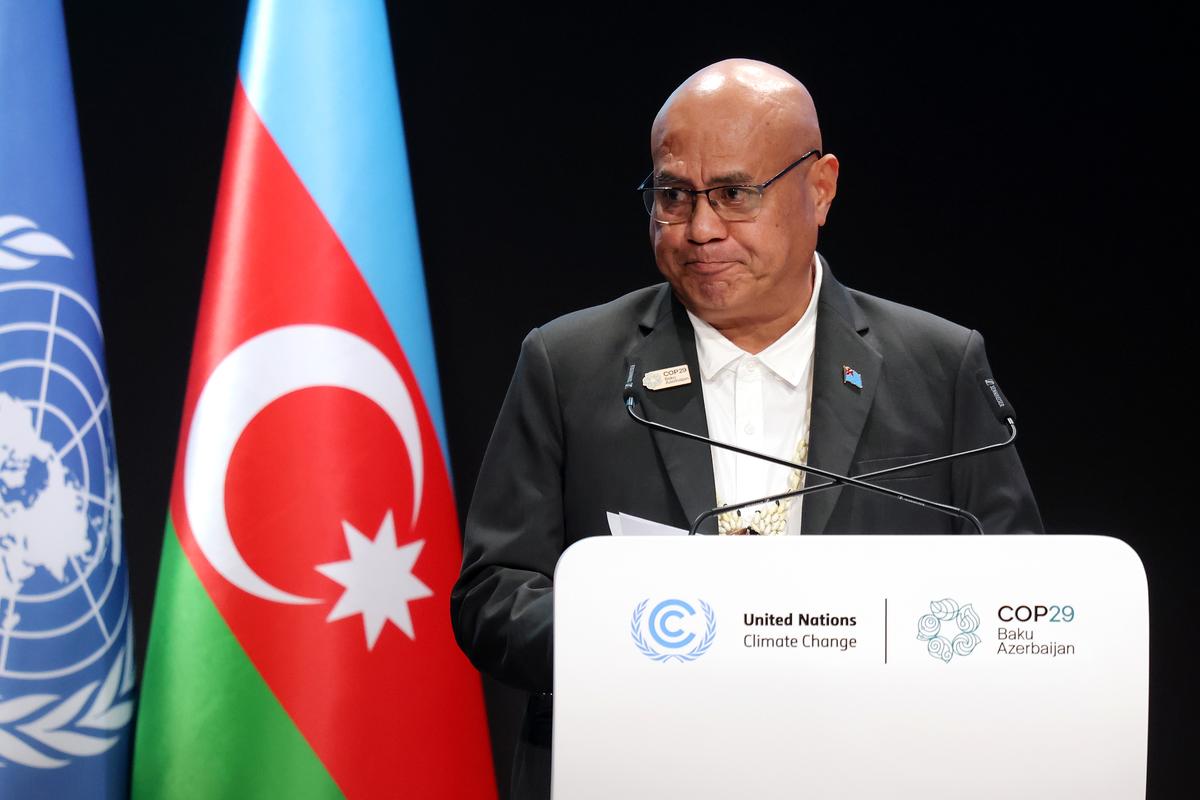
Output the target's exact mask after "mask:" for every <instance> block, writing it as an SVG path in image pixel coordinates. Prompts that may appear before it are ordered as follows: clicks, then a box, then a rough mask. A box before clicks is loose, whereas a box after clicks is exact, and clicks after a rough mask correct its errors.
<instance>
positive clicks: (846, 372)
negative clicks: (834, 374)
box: [842, 364, 863, 391]
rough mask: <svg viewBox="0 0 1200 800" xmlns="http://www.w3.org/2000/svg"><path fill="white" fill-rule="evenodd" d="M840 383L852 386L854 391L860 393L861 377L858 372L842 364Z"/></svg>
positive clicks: (861, 386)
mask: <svg viewBox="0 0 1200 800" xmlns="http://www.w3.org/2000/svg"><path fill="white" fill-rule="evenodd" d="M842 383H843V384H845V385H847V386H853V387H854V388H855V389H857V390H859V391H862V388H863V385H862V375H859V374H858V370H856V369H855V368H854V367H850V366H847V365H845V364H842Z"/></svg>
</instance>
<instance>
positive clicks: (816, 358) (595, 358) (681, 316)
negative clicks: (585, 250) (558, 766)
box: [451, 59, 1042, 798]
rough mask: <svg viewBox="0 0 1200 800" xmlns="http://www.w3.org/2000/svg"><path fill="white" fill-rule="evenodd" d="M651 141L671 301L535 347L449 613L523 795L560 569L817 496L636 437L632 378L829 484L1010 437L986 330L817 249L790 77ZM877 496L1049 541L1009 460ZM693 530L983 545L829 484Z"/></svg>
mask: <svg viewBox="0 0 1200 800" xmlns="http://www.w3.org/2000/svg"><path fill="white" fill-rule="evenodd" d="M650 146H651V156H652V159H653V171H652V172H651V174H650V175H649V176H648V177H647V178H646V180H645V182H644V183H643V184H642V186H641V187H639V190H640V191H641V194H642V199H643V201H644V203H645V205H646V209H647V211H648V212H649V228H650V239H651V243H652V245H653V249H654V256H655V261H656V262H657V264H658V268H659V270H660V272H661V273H662V275H663V277H665V278H666V283H662V284H658V285H656V286H650V287H647V288H645V289H641V290H638V291H636V292H633V293H631V294H628V295H626V296H624V297H621V298H619V299H617V300H614V301H612V302H610V303H608V304H606V305H602V306H598V307H595V308H589V309H584V310H582V311H577V312H575V313H572V314H568V315H566V316H565V317H561V318H559V319H557V320H554V321H553V322H550V323H549V324H547V325H545V326H543V327H541V328H537V329H535V330H533V331H532V332H531V333H530V334H529V336H528V337H526V339H525V341H524V343H523V345H522V348H521V354H520V358H519V360H518V362H517V367H516V372H515V375H514V377H513V380H512V384H511V386H510V387H509V391H508V395H507V397H506V399H505V402H504V405H503V408H502V409H501V412H500V416H499V419H498V420H497V423H496V428H495V431H494V433H493V435H492V439H491V442H490V444H489V446H488V451H487V455H486V456H485V458H484V462H483V465H482V468H481V471H480V474H479V481H478V484H477V486H476V489H475V495H474V498H473V500H472V503H471V509H470V512H469V514H468V517H467V522H466V533H465V542H464V557H463V569H462V574H461V576H460V578H459V580H458V583H457V585H456V586H455V588H454V592H453V595H452V598H451V614H452V617H453V624H454V628H455V632H456V636H457V637H458V641H459V644H460V645H461V646H462V648H463V650H464V651H465V652H466V654H467V655H468V656H469V657H470V659H471V661H472V662H473V663H474V664H475V665H476V666H477V667H478V668H479V669H480V670H481V671H484V672H486V673H488V674H490V675H492V676H493V677H495V678H497V679H498V680H500V681H503V682H505V683H508V684H510V685H513V686H516V687H519V688H521V689H524V690H526V691H528V692H530V694H531V700H530V705H529V708H528V710H527V714H526V719H525V723H524V726H523V730H522V735H521V741H520V743H519V745H518V753H517V758H516V764H515V765H514V775H513V786H514V793H515V796H516V797H520V798H527V797H548V796H549V772H550V750H549V744H550V709H551V703H550V694H549V693H550V692H551V690H552V687H553V677H552V629H553V627H552V626H553V579H552V576H553V573H554V566H555V563H556V562H557V560H558V557H559V555H560V554H561V553H562V552H563V550H565V549H566V548H567V547H568V546H569V545H570V544H571V543H573V542H575V541H577V540H579V539H581V538H583V537H586V536H597V535H603V534H605V533H607V532H608V525H607V522H606V512H624V513H626V514H631V515H634V516H637V517H642V518H645V519H649V520H654V521H657V522H661V523H666V524H669V525H673V526H678V527H683V528H687V527H688V526H689V524H690V522H691V521H692V520H693V519H694V518H696V517H697V515H699V514H701V513H703V512H705V511H707V510H709V509H712V508H714V507H717V506H722V505H727V504H735V503H738V502H741V501H744V500H751V499H754V498H758V497H764V496H768V495H772V494H777V493H782V492H786V491H788V490H789V489H795V488H797V487H799V486H801V485H802V484H803V482H804V481H805V476H804V475H803V474H801V472H800V471H798V470H794V469H791V468H789V467H785V466H781V465H776V464H772V463H769V462H766V461H763V460H761V459H756V458H752V457H749V456H743V455H737V454H731V453H729V452H728V451H724V450H720V449H717V448H712V447H709V446H707V445H705V444H702V443H697V442H695V441H689V440H686V439H684V438H681V437H677V436H671V435H668V434H665V433H663V432H661V431H654V432H652V431H650V430H648V429H647V428H645V427H642V426H639V425H638V424H635V422H634V421H633V420H631V419H630V417H629V416H628V415H627V414H626V411H625V407H624V403H623V396H622V395H623V390H624V387H625V383H626V381H627V378H628V377H630V376H632V377H633V380H634V390H635V394H636V397H637V402H638V404H639V405H640V407H641V409H642V412H643V413H644V414H645V416H646V417H647V418H648V419H651V420H653V421H655V422H658V423H662V424H665V425H669V426H672V427H674V428H679V429H682V430H686V431H690V432H694V433H700V434H705V435H707V436H710V437H712V438H713V439H716V440H718V441H722V442H728V443H732V444H735V445H738V446H739V447H742V448H744V449H746V450H752V451H756V452H762V453H767V454H769V455H771V456H773V457H775V458H778V459H781V460H785V461H790V462H795V463H800V464H807V465H809V466H813V467H819V468H821V469H824V470H826V471H828V472H830V473H833V474H836V475H850V476H854V475H864V474H867V473H871V472H876V471H878V470H881V469H888V468H891V467H898V466H903V465H905V464H909V463H915V462H919V461H924V460H926V459H928V458H931V457H933V456H940V455H944V454H946V453H951V452H959V451H964V450H968V449H972V448H976V447H981V446H984V445H988V444H992V443H994V442H997V441H1000V440H1003V439H1004V438H1005V435H1006V429H1005V427H1004V426H1003V425H1002V424H1000V423H999V422H998V421H997V419H996V417H995V416H994V415H993V413H992V411H991V410H990V409H989V408H988V405H987V398H986V396H985V394H984V392H983V390H982V383H981V382H982V381H983V380H985V379H986V378H990V376H991V371H990V368H989V367H988V363H987V357H986V355H985V353H984V346H983V339H982V337H981V336H980V335H979V334H978V333H977V332H975V331H971V330H967V329H965V328H962V327H960V326H958V325H955V324H953V323H950V322H947V321H946V320H943V319H940V318H938V317H935V316H933V315H931V314H927V313H925V312H922V311H918V310H916V309H913V308H908V307H905V306H901V305H898V304H896V303H891V302H889V301H886V300H882V299H880V298H877V297H872V296H870V295H867V294H863V293H862V292H858V291H854V290H851V289H847V288H846V287H844V286H842V285H841V284H840V283H838V281H837V280H836V278H835V277H834V275H833V272H832V270H831V269H830V267H829V264H828V262H826V261H825V259H824V258H823V257H821V256H820V255H819V254H818V253H817V252H816V245H817V234H818V230H819V229H820V228H821V226H823V225H824V224H825V222H826V219H827V216H828V214H829V210H830V206H831V204H832V202H833V199H834V196H835V195H836V192H837V177H838V160H837V158H836V157H835V156H834V155H833V154H832V153H826V152H824V149H823V143H822V141H821V131H820V127H819V125H818V121H817V114H816V110H815V108H814V106H813V102H812V98H811V97H810V96H809V93H808V91H807V90H806V89H805V88H804V86H802V85H801V84H800V83H799V81H797V80H796V79H795V78H794V77H792V76H791V75H789V74H788V73H786V72H784V71H782V70H780V69H778V68H776V67H773V66H771V65H768V64H763V63H761V62H754V61H747V60H740V59H737V60H730V61H723V62H720V63H717V64H714V65H712V66H710V67H707V68H705V69H703V70H701V71H700V72H698V73H696V74H695V75H693V76H691V77H690V78H688V79H687V80H686V81H685V82H684V83H683V84H682V85H681V86H680V87H679V88H678V89H677V90H676V91H675V92H674V93H673V94H672V95H671V96H670V97H669V98H668V99H667V101H666V103H665V104H664V105H663V107H662V110H661V111H659V113H658V116H657V117H656V118H655V120H654V123H653V126H652V129H651V136H650ZM592 201H593V200H592V199H589V200H587V201H586V202H592ZM897 256H898V259H899V257H900V256H901V254H897ZM631 368H632V371H631ZM873 482H875V483H878V484H879V485H881V486H889V487H891V488H894V489H897V490H900V491H903V492H906V493H908V494H910V495H915V496H918V497H921V498H926V499H929V500H934V501H937V502H939V503H943V504H948V505H952V506H957V507H961V508H964V509H966V510H968V511H970V512H971V513H973V514H974V515H976V516H977V517H978V519H979V520H980V522H981V523H982V526H983V529H984V531H985V532H986V533H989V534H992V533H1029V532H1041V530H1042V523H1041V519H1040V517H1039V514H1038V510H1037V505H1036V503H1035V501H1034V498H1033V493H1032V491H1031V490H1030V487H1029V483H1028V481H1027V479H1026V477H1025V472H1024V470H1023V468H1022V466H1021V462H1020V460H1019V458H1018V457H1017V454H1016V451H1015V450H1014V449H1012V448H1011V447H1010V448H1007V449H1003V450H996V451H993V452H990V453H987V454H984V455H980V456H976V457H971V458H963V459H959V460H954V461H949V462H944V463H939V464H934V465H929V466H926V467H917V468H915V469H913V470H910V471H903V470H901V471H896V472H894V473H890V474H889V475H888V476H887V477H886V478H880V479H878V480H875V481H873ZM701 532H706V533H718V532H725V533H735V532H736V533H747V532H748V533H757V534H763V535H780V534H839V533H849V534H855V533H973V532H975V529H974V528H973V527H971V526H969V525H967V524H966V523H964V522H963V521H962V520H961V519H958V518H955V517H951V516H946V515H944V514H939V513H936V512H934V511H931V510H929V509H928V508H922V507H920V506H917V505H914V504H911V503H906V502H901V501H898V500H896V499H895V498H893V497H888V496H883V495H880V494H875V493H872V492H868V491H864V490H862V489H860V488H858V487H847V486H832V487H831V488H829V489H826V490H823V491H819V492H813V493H812V494H809V495H807V496H805V497H803V498H795V499H794V500H792V501H784V502H781V503H771V504H768V505H766V506H762V507H759V508H748V509H744V510H742V511H741V512H740V513H736V512H735V513H729V514H723V515H720V517H719V518H718V519H717V520H716V521H715V524H712V525H710V526H707V527H702V528H701Z"/></svg>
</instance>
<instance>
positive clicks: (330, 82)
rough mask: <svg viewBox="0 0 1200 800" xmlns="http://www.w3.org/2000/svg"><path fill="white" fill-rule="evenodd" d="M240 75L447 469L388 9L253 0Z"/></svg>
mask: <svg viewBox="0 0 1200 800" xmlns="http://www.w3.org/2000/svg"><path fill="white" fill-rule="evenodd" d="M239 72H240V74H241V80H242V85H243V86H244V87H245V89H246V94H247V96H248V98H249V100H250V104H251V105H252V106H253V107H254V109H255V111H256V112H257V113H258V115H259V118H260V119H262V121H263V124H264V125H265V126H266V128H267V130H268V131H270V132H271V135H272V136H273V137H274V138H275V141H276V142H277V143H278V144H279V147H280V149H281V150H282V151H283V154H284V156H285V157H286V158H287V160H288V163H290V164H291V165H292V168H293V169H294V170H295V171H296V174H297V175H299V177H300V180H301V182H302V183H303V184H304V186H305V187H306V188H307V189H308V191H309V193H310V194H311V195H312V197H313V199H314V200H315V201H316V204H317V206H318V207H319V208H320V209H321V211H322V213H323V214H324V215H325V218H326V219H328V220H329V223H330V225H332V226H333V229H334V231H336V232H337V235H338V237H339V238H340V239H341V241H342V243H343V244H344V245H345V247H346V250H347V251H348V252H349V253H350V257H351V258H352V259H353V260H354V263H355V264H356V265H357V266H358V269H359V270H360V272H361V273H362V275H363V277H364V279H365V280H366V281H367V284H368V285H369V286H370V287H371V291H372V292H373V293H374V295H375V298H376V299H377V301H378V302H379V304H380V306H381V307H382V308H383V311H384V314H385V315H386V316H387V319H388V321H389V322H390V323H391V326H392V329H393V330H394V331H395V332H396V338H397V339H398V340H399V342H400V346H401V347H403V348H404V352H405V355H406V356H407V358H408V361H409V364H411V365H412V369H413V372H414V373H416V377H417V381H418V382H419V383H420V386H421V393H422V394H423V395H424V397H425V404H426V406H427V407H428V408H429V413H430V415H431V416H432V418H433V422H434V427H435V428H436V429H437V434H438V439H439V441H440V442H441V445H442V453H443V455H444V456H445V457H446V459H447V463H448V461H449V455H448V451H447V449H446V432H445V422H444V419H443V416H442V400H441V390H440V388H439V383H438V374H437V362H436V359H435V354H434V348H433V334H432V330H431V325H430V319H429V307H428V301H427V298H426V293H425V275H424V271H423V269H422V266H421V248H420V240H419V239H418V237H417V220H416V213H415V210H414V208H413V197H412V185H411V182H410V180H409V171H408V157H407V154H406V152H405V146H404V126H403V123H402V121H401V118H400V101H399V97H398V95H397V92H396V77H395V71H394V67H393V65H392V50H391V40H390V38H389V35H388V26H387V14H386V12H385V10H384V7H383V3H382V2H381V1H380V2H370V1H368V0H356V1H355V2H350V3H331V2H327V0H252V2H251V4H250V10H249V12H248V15H247V21H246V35H245V39H244V41H243V43H242V59H241V64H240V66H239Z"/></svg>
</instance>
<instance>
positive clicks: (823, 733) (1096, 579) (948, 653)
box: [553, 536, 1149, 800]
mask: <svg viewBox="0 0 1200 800" xmlns="http://www.w3.org/2000/svg"><path fill="white" fill-rule="evenodd" d="M554 613H555V629H554V630H555V640H554V743H553V745H554V747H553V758H554V764H553V787H554V796H555V798H556V800H557V799H561V800H587V799H589V798H597V800H613V799H614V798H622V799H623V800H632V799H633V798H689V799H690V798H723V799H725V798H753V799H754V800H769V799H770V798H789V800H793V799H794V798H820V799H821V800H830V799H831V798H914V799H916V798H920V800H941V799H942V798H944V799H945V800H963V799H964V798H1022V799H1023V800H1035V799H1038V798H1046V800H1049V799H1050V798H1054V800H1063V799H1064V798H1088V800H1103V799H1105V798H1121V799H1122V800H1129V799H1130V798H1144V797H1145V786H1146V734H1147V727H1146V726H1147V701H1148V690H1149V685H1148V680H1149V678H1148V652H1149V633H1148V607H1147V592H1146V577H1145V571H1144V570H1143V568H1142V564H1141V562H1140V561H1139V560H1138V558H1137V555H1136V554H1135V553H1134V552H1133V551H1132V550H1131V549H1130V548H1129V547H1128V546H1127V545H1125V544H1124V543H1122V542H1120V541H1118V540H1115V539H1109V538H1105V537H1095V536H995V537H978V536H975V537H972V536H958V537H948V536H937V537H935V536H928V537H923V536H811V537H809V536H782V537H749V536H745V537H717V536H694V537H645V538H628V539H626V538H619V537H596V538H591V539H586V540H583V541H581V542H579V543H577V544H575V545H573V546H572V547H571V548H570V549H568V550H567V552H566V553H564V554H563V556H562V559H561V560H560V561H559V564H558V569H557V572H556V573H555V612H554Z"/></svg>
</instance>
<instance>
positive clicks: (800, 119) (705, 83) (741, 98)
mask: <svg viewBox="0 0 1200 800" xmlns="http://www.w3.org/2000/svg"><path fill="white" fill-rule="evenodd" d="M680 124H681V125H684V126H687V127H693V126H694V125H707V126H712V127H720V128H722V129H723V130H726V131H730V130H732V131H735V132H736V135H742V136H750V135H757V136H761V137H764V138H765V139H767V140H769V141H770V142H771V143H773V144H774V143H780V144H782V143H783V142H784V141H788V140H790V141H789V144H790V145H791V146H793V147H795V148H798V149H799V150H800V151H801V152H803V151H805V150H809V149H814V148H815V149H818V150H820V149H821V128H820V125H819V123H818V122H817V109H816V106H814V105H813V100H812V95H810V94H809V93H808V90H807V89H805V88H804V84H802V83H800V81H798V80H796V78H795V77H793V76H792V75H791V74H789V73H787V72H785V71H783V70H781V69H780V68H779V67H776V66H773V65H771V64H767V63H765V62H762V61H752V60H750V59H745V58H731V59H727V60H725V61H718V62H717V63H716V64H711V65H709V66H707V67H705V68H704V69H702V70H700V71H699V72H697V73H695V74H694V75H692V76H691V77H690V78H688V79H687V80H685V81H684V82H683V83H682V84H680V86H679V88H677V89H676V90H675V91H674V92H672V93H671V96H670V97H668V98H667V101H666V102H665V103H663V106H662V108H661V109H660V110H659V112H658V115H657V116H656V117H655V118H654V125H653V127H652V128H651V151H652V155H658V151H659V148H660V147H661V146H662V144H663V138H664V135H665V134H666V133H667V132H668V131H669V130H670V129H671V128H672V127H674V126H675V125H680Z"/></svg>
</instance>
